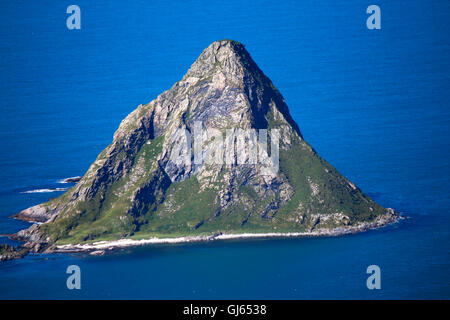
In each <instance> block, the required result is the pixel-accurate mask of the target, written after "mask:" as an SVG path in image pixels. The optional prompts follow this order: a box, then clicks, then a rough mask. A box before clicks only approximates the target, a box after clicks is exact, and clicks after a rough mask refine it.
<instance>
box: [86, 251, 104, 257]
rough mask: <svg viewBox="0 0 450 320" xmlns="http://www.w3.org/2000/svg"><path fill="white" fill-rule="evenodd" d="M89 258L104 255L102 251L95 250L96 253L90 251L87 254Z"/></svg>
mask: <svg viewBox="0 0 450 320" xmlns="http://www.w3.org/2000/svg"><path fill="white" fill-rule="evenodd" d="M89 254H90V255H91V256H102V255H104V254H105V251H104V250H97V251H92V252H90V253H89Z"/></svg>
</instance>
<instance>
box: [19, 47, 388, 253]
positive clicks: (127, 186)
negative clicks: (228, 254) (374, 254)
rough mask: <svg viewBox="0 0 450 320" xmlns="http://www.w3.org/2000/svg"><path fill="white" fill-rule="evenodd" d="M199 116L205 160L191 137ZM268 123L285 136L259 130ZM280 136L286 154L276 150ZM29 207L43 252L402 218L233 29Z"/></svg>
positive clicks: (345, 228) (32, 238)
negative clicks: (314, 135)
mask: <svg viewBox="0 0 450 320" xmlns="http://www.w3.org/2000/svg"><path fill="white" fill-rule="evenodd" d="M199 123H200V126H201V127H202V128H201V132H200V135H199V137H197V138H194V139H199V140H196V141H197V143H198V145H199V146H200V152H199V153H200V154H201V157H200V158H202V159H206V160H205V161H202V162H200V163H198V162H196V161H195V156H194V155H193V153H195V152H191V151H192V149H191V147H192V144H195V143H196V142H195V141H194V142H193V143H192V144H191V142H190V141H189V140H190V139H189V136H194V137H195V131H196V129H195V128H196V126H197V125H198V124H199ZM204 129H206V130H204ZM208 129H213V130H211V131H214V133H213V134H210V132H209V131H208ZM259 129H263V130H259ZM273 129H274V130H273ZM266 130H267V131H266ZM257 131H259V133H261V132H263V133H267V132H268V131H274V132H276V134H275V136H277V135H278V132H279V139H278V138H275V136H273V137H267V135H266V139H267V140H266V139H264V138H262V139H261V137H263V136H264V134H261V135H258V138H257V139H254V138H255V136H256V134H255V132H257ZM224 135H225V137H224ZM224 139H225V140H224ZM269 140H270V153H271V154H272V153H273V150H275V151H276V152H275V153H276V154H277V155H278V151H279V157H274V158H273V159H272V156H270V158H269V156H268V152H267V151H268V148H267V145H268V143H267V142H268V141H269ZM224 141H225V142H224ZM272 142H274V144H272ZM277 142H279V145H278V144H277ZM179 146H181V148H179V149H178V147H179ZM278 146H279V149H278ZM194 148H195V146H194ZM273 148H275V149H273ZM251 152H253V155H250V153H251ZM174 154H175V155H176V157H175V158H180V157H178V156H177V155H181V158H182V159H184V160H186V161H182V162H178V161H174V159H173V157H172V156H173V155H174ZM224 154H227V155H230V157H225V158H226V159H224ZM240 155H244V156H242V157H240ZM192 159H194V161H192ZM211 159H212V161H208V160H211ZM242 159H243V160H242ZM261 160H263V161H261ZM275 162H276V163H275ZM267 165H268V167H271V168H275V169H276V170H269V171H267V170H264V169H266V168H267ZM18 217H19V218H21V219H26V220H35V221H37V219H39V221H41V222H42V221H43V220H46V219H47V220H46V221H45V223H43V224H41V225H33V226H32V227H31V228H29V229H27V230H25V231H21V232H19V233H18V235H17V236H18V238H20V239H23V240H26V241H28V245H29V246H30V247H32V248H34V249H33V250H37V251H39V250H42V248H45V247H48V246H52V245H58V244H62V243H81V242H87V241H93V240H99V239H103V238H107V239H111V238H124V237H130V236H134V237H137V238H145V237H149V236H161V235H163V236H172V235H173V234H185V235H192V234H194V235H195V234H217V233H221V232H226V233H239V232H263V233H267V232H303V233H306V234H309V235H320V234H335V233H333V232H337V233H346V232H356V231H361V230H364V229H366V228H369V227H374V226H380V225H383V224H386V223H388V222H392V221H395V220H396V219H397V216H396V215H395V214H394V213H393V211H392V210H386V209H384V208H383V207H381V206H379V205H378V204H376V203H375V202H374V201H373V200H372V199H370V198H369V197H367V196H366V195H365V194H364V193H363V192H362V191H361V190H360V189H358V188H357V187H356V186H355V185H354V184H353V183H352V182H350V181H348V180H347V179H346V178H345V177H343V176H342V175H341V174H339V172H337V170H336V169H335V168H333V167H332V166H331V165H329V164H328V163H327V162H326V161H325V160H323V159H322V158H320V157H319V155H318V154H317V153H316V152H315V151H314V150H313V149H312V147H311V146H310V145H309V144H308V143H306V141H304V139H303V137H302V136H301V134H300V130H299V128H298V126H297V124H296V123H295V122H294V120H293V119H292V117H291V116H290V113H289V110H288V107H287V105H286V103H285V101H284V99H283V97H282V95H281V94H280V93H279V91H278V90H277V88H276V87H275V86H274V85H273V83H272V82H271V81H270V79H269V78H268V77H267V76H266V75H265V74H264V73H263V72H262V71H261V70H260V69H259V67H258V66H257V65H256V63H255V62H254V61H253V59H252V58H251V57H250V54H249V53H248V52H247V50H246V49H245V47H244V45H242V44H241V43H239V42H236V41H232V40H221V41H216V42H214V43H212V44H211V45H210V46H208V48H206V49H205V50H204V51H203V52H202V53H201V55H200V56H199V57H198V59H197V60H196V61H195V62H194V63H193V64H192V66H191V68H190V69H189V71H188V72H187V73H186V75H185V76H184V77H183V78H182V79H181V80H180V81H178V82H176V83H175V84H174V85H173V86H172V88H170V89H169V90H167V91H165V92H163V93H162V94H160V95H159V96H158V97H157V98H156V99H155V100H153V101H151V102H150V103H148V104H145V105H140V106H139V107H138V108H137V109H136V110H134V111H133V112H132V113H130V114H129V115H128V116H127V117H126V118H125V119H124V120H123V121H122V122H121V124H120V126H119V129H118V130H117V131H116V133H115V134H114V139H113V142H112V143H111V144H110V145H109V146H108V147H106V148H105V150H103V152H101V153H100V155H99V156H98V157H97V159H96V160H95V162H94V163H93V164H92V165H91V167H90V168H89V170H88V171H87V172H86V174H85V175H84V176H83V178H82V179H81V180H80V181H79V182H78V183H77V184H76V185H75V186H74V187H73V188H71V189H70V190H68V191H67V192H66V193H65V194H63V195H62V196H60V197H59V198H56V199H53V200H51V201H49V202H47V203H44V204H41V205H37V206H34V207H31V208H29V209H27V210H24V211H22V212H21V213H20V214H19V215H18ZM336 230H337V231H336ZM41 244H42V248H41Z"/></svg>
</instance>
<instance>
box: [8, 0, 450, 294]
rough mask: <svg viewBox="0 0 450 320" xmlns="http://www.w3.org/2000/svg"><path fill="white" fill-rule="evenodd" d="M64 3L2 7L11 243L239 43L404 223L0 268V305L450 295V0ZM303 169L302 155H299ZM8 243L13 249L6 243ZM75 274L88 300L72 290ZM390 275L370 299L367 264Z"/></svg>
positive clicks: (343, 168)
mask: <svg viewBox="0 0 450 320" xmlns="http://www.w3.org/2000/svg"><path fill="white" fill-rule="evenodd" d="M74 3H75V4H77V5H79V6H80V8H81V19H82V20H81V30H68V29H67V28H66V18H67V17H68V14H66V8H67V6H69V5H70V4H72V2H70V3H69V2H67V1H44V0H41V1H32V0H21V1H2V2H1V3H0V18H1V19H0V108H1V117H0V150H1V154H0V233H1V234H7V233H13V232H16V231H18V230H20V229H22V228H24V227H27V226H28V224H27V223H24V222H20V221H17V220H13V219H9V218H8V217H9V216H10V215H12V214H14V213H16V212H18V211H20V210H22V209H24V208H27V207H29V206H31V205H34V204H38V203H41V202H43V201H46V200H47V199H48V198H50V197H55V196H57V195H59V194H61V193H60V192H54V193H23V192H25V191H29V190H36V189H44V188H55V187H64V185H61V184H59V183H58V180H59V179H61V178H65V177H70V176H76V175H82V174H84V172H85V171H86V170H87V168H88V167H89V165H90V164H91V163H92V162H93V161H94V159H95V158H96V156H97V155H98V154H99V153H100V152H101V151H102V149H103V148H104V147H105V146H107V145H108V144H109V143H110V142H111V140H112V135H113V133H114V131H115V130H116V129H117V127H118V125H119V123H120V121H121V120H122V119H123V118H124V117H125V116H126V115H127V114H128V113H129V112H131V111H132V110H133V109H134V108H136V106H137V105H139V104H140V103H146V102H149V101H151V100H152V99H154V98H155V97H156V96H157V95H158V94H159V93H161V92H162V91H164V90H166V89H168V88H170V86H171V85H172V84H173V83H174V82H175V81H177V80H179V79H180V78H181V77H182V76H183V74H184V73H185V72H186V71H187V69H188V68H189V66H190V64H192V62H193V61H194V60H195V59H196V58H197V57H198V55H199V54H200V53H201V51H202V50H203V49H204V48H205V47H207V46H208V45H209V44H210V43H211V42H213V41H215V40H219V39H223V38H228V39H234V40H238V41H240V42H243V43H244V44H245V45H246V47H247V49H248V50H249V52H250V54H251V55H252V57H253V58H254V60H255V61H256V63H258V65H259V66H260V67H261V69H262V70H263V71H264V72H265V73H266V74H267V75H268V76H269V77H270V78H271V79H272V81H273V82H274V84H275V85H276V86H277V87H278V88H279V90H280V91H281V93H282V94H283V95H284V97H285V99H286V101H287V104H288V105H289V107H290V111H291V114H292V116H293V118H294V119H295V120H296V122H297V123H298V124H299V126H300V129H301V131H302V133H303V135H304V137H305V139H306V140H307V141H308V142H310V143H311V144H312V145H313V146H314V148H315V149H316V150H317V151H318V152H319V154H320V155H321V156H323V157H324V158H325V159H326V160H328V161H329V162H330V163H331V164H332V165H334V166H335V167H336V168H337V169H338V170H339V171H340V172H341V173H342V174H344V175H345V176H346V177H348V178H349V179H350V180H352V181H354V182H355V183H356V184H357V185H358V186H359V187H360V188H361V189H362V190H364V191H365V192H366V193H368V194H369V195H370V196H372V197H373V199H374V200H375V201H377V202H378V203H380V204H381V205H383V206H385V207H392V208H395V209H396V210H398V211H400V212H401V213H402V214H403V215H405V216H407V217H409V219H406V220H403V221H401V222H400V223H398V224H395V225H392V226H389V227H386V228H383V229H380V230H375V231H369V232H365V233H362V234H355V235H349V236H343V237H336V238H318V239H284V240H258V241H256V240H252V241H228V242H214V243H202V244H186V245H170V246H169V245H165V246H156V247H140V248H135V249H126V250H123V251H119V252H117V253H115V254H112V255H107V256H103V257H92V256H83V255H36V256H28V257H26V258H25V259H21V260H15V261H8V262H6V263H2V264H0V298H1V299H17V298H18V299H22V298H27V299H47V298H57V299H60V298H64V299H79V298H101V299H110V298H124V299H132V298H137V299H144V298H150V299H171V298H174V299H226V298H235V299H241V298H242V299H244V298H245V299H260V298H261V299H316V298H319V299H405V298H406V299H440V298H444V299H449V298H450V276H449V271H450V270H449V269H450V268H449V267H450V251H449V246H450V233H449V226H450V216H449V213H450V212H449V211H450V200H449V192H450V184H449V176H450V149H449V142H450V129H449V123H450V106H449V98H448V94H449V92H450V76H449V71H450V58H449V50H450V39H449V35H450V33H449V31H450V22H449V21H450V19H449V18H450V17H449V12H450V2H449V1H447V0H435V1H419V0H398V1H385V0H380V1H377V4H378V5H379V6H380V8H381V18H382V20H381V30H368V29H367V28H366V18H367V17H368V15H367V14H366V8H367V6H369V5H370V4H372V3H371V2H367V1H357V0H354V1H350V0H341V1H334V0H323V1H313V0H305V1H268V0H267V1H245V0H239V1H236V0H233V1H191V0H190V1H86V0H77V1H75V2H74ZM299 161H300V160H299ZM0 239H1V240H0V241H1V242H11V241H10V240H8V239H7V238H5V237H0ZM71 264H76V265H79V266H80V268H81V271H82V289H81V290H68V289H67V287H66V278H67V276H68V275H67V274H66V273H65V271H66V268H67V266H69V265H71ZM373 264H375V265H378V266H380V268H381V287H382V288H381V290H368V289H367V287H366V279H367V277H368V275H367V274H366V268H367V266H369V265H373Z"/></svg>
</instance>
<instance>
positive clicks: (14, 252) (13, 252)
mask: <svg viewBox="0 0 450 320" xmlns="http://www.w3.org/2000/svg"><path fill="white" fill-rule="evenodd" d="M28 252H29V250H28V249H27V248H24V247H19V248H18V249H16V248H14V247H13V246H10V245H8V244H0V261H7V260H13V259H20V258H23V257H24V256H26V255H27V254H28Z"/></svg>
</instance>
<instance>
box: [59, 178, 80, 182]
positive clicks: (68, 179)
mask: <svg viewBox="0 0 450 320" xmlns="http://www.w3.org/2000/svg"><path fill="white" fill-rule="evenodd" d="M80 180H81V177H70V178H65V179H62V180H61V181H60V182H61V183H77V182H78V181H80Z"/></svg>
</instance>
